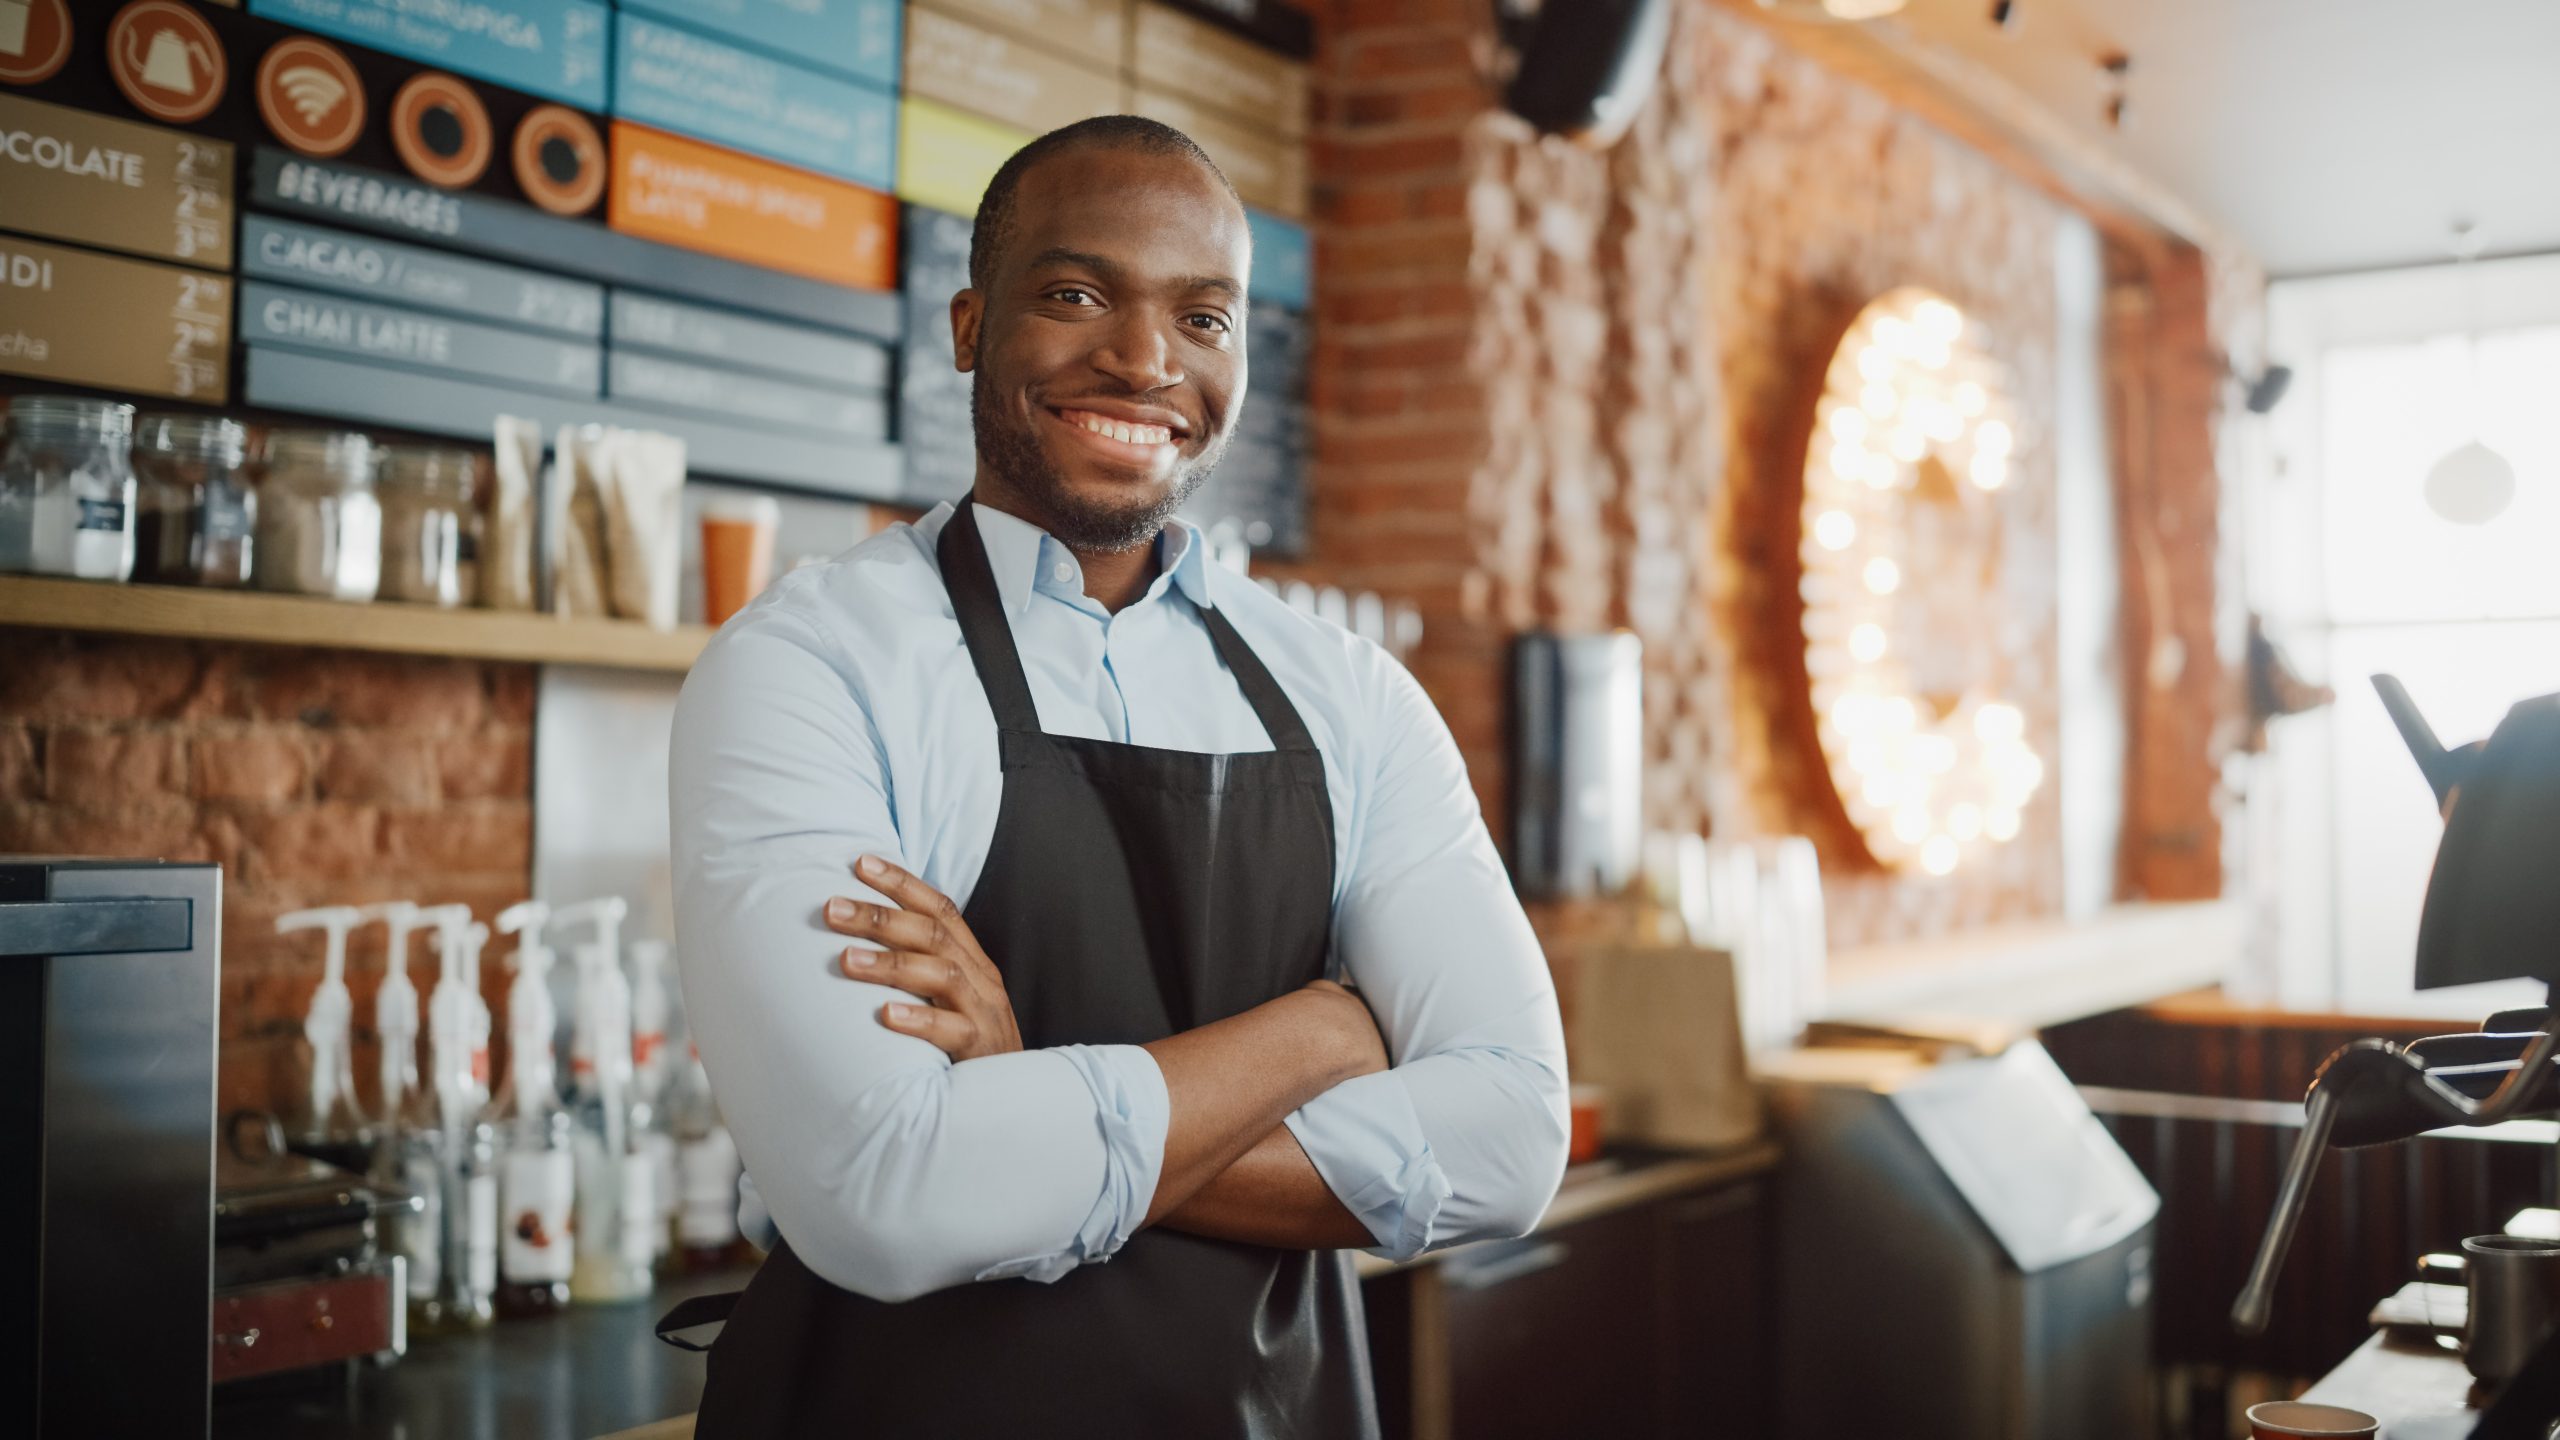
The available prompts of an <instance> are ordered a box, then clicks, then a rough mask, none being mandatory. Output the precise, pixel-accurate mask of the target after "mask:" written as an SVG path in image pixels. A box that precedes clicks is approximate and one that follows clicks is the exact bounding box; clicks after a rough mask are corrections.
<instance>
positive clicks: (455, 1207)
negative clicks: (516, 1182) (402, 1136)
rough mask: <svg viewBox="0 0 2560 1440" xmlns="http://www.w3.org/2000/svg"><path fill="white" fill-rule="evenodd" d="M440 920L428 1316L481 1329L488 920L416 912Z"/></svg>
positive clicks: (491, 1160)
mask: <svg viewBox="0 0 2560 1440" xmlns="http://www.w3.org/2000/svg"><path fill="white" fill-rule="evenodd" d="M420 914H421V918H423V919H428V920H431V921H433V922H434V924H435V927H436V941H437V946H436V948H437V955H438V958H439V962H440V963H439V966H438V970H437V976H436V988H435V991H434V993H432V994H431V995H429V996H428V998H427V1038H428V1053H429V1054H430V1056H431V1057H432V1061H431V1064H430V1066H429V1072H430V1074H431V1075H432V1076H433V1094H434V1096H435V1114H436V1129H437V1131H438V1134H439V1135H440V1137H441V1144H440V1147H439V1155H438V1159H439V1161H440V1164H439V1166H438V1168H437V1177H436V1178H437V1185H438V1188H439V1190H440V1191H441V1192H442V1194H443V1198H444V1203H443V1207H442V1209H443V1215H442V1220H443V1225H442V1228H441V1233H440V1235H439V1237H438V1244H439V1248H440V1250H441V1251H442V1257H441V1263H440V1264H439V1266H438V1270H439V1277H438V1278H439V1281H440V1283H439V1284H438V1286H437V1290H436V1300H437V1304H436V1307H435V1311H434V1313H433V1315H432V1317H431V1321H430V1323H431V1324H432V1326H434V1327H435V1328H441V1329H446V1330H467V1329H477V1328H479V1327H480V1326H483V1325H486V1324H488V1323H489V1321H490V1319H491V1318H492V1316H493V1313H494V1311H493V1309H492V1298H493V1296H494V1294H495V1292H496V1291H497V1288H498V1168H497V1153H496V1132H495V1131H494V1130H493V1129H492V1128H491V1127H490V1124H489V1121H488V1117H487V1111H488V1107H489V1088H488V1074H489V1020H488V1013H489V1007H488V1005H487V1004H486V1002H484V1001H483V1000H482V999H481V998H480V994H479V974H480V946H481V945H482V943H483V942H485V941H486V940H487V939H488V938H489V928H488V927H487V926H485V925H481V924H479V923H477V922H475V921H474V920H473V919H472V918H471V907H470V906H468V905H440V906H437V907H436V908H435V909H432V910H427V911H422V912H420Z"/></svg>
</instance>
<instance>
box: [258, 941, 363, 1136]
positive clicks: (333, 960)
mask: <svg viewBox="0 0 2560 1440" xmlns="http://www.w3.org/2000/svg"><path fill="white" fill-rule="evenodd" d="M359 918H360V912H358V911H357V910H356V909H355V908H354V907H353V906H349V905H329V906H323V907H321V908H319V909H316V910H296V911H294V912H292V913H291V914H289V915H279V916H277V917H276V933H277V934H279V935H289V934H292V933H293V932H295V931H298V930H315V929H316V930H321V931H323V932H325V934H326V936H327V940H328V950H327V952H326V958H325V959H324V960H323V962H322V968H321V971H320V988H319V989H318V990H315V991H313V992H312V995H311V1012H310V1014H308V1015H307V1016H305V1017H304V1018H303V1022H302V1038H303V1043H304V1045H305V1046H306V1048H307V1050H308V1052H309V1053H308V1056H307V1059H308V1060H309V1063H310V1067H311V1069H310V1075H309V1081H310V1084H309V1087H308V1088H307V1090H306V1091H305V1099H304V1102H303V1103H304V1105H305V1107H306V1108H305V1110H304V1112H303V1113H302V1114H301V1115H298V1116H296V1117H295V1118H294V1120H293V1122H292V1124H291V1126H290V1127H289V1129H288V1132H287V1135H288V1139H287V1143H288V1144H289V1145H290V1146H291V1147H292V1148H293V1149H294V1150H295V1151H297V1152H299V1153H301V1154H304V1155H308V1156H310V1157H311V1158H313V1159H315V1160H322V1161H326V1162H327V1163H329V1164H331V1165H335V1166H338V1167H339V1168H340V1169H344V1170H352V1171H355V1172H356V1173H358V1174H362V1173H364V1172H365V1171H366V1170H367V1169H368V1168H370V1166H371V1165H372V1163H373V1143H374V1130H373V1126H372V1124H371V1122H369V1121H368V1120H366V1118H365V1115H364V1111H363V1110H362V1109H361V1108H360V1107H359V1106H358V1105H357V1103H356V1071H355V1051H354V1041H353V1037H352V1036H351V1034H350V1033H349V1031H350V1025H351V1023H352V1021H353V1020H354V1018H355V1000H354V999H353V997H351V996H350V995H349V994H348V993H347V932H348V931H349V930H351V929H353V928H354V927H355V925H356V923H357V921H358V920H359Z"/></svg>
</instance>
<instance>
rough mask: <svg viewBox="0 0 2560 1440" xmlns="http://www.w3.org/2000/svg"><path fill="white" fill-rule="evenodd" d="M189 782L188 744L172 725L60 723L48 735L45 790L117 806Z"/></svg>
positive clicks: (74, 801)
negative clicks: (174, 732) (135, 727)
mask: <svg viewBox="0 0 2560 1440" xmlns="http://www.w3.org/2000/svg"><path fill="white" fill-rule="evenodd" d="M186 788H187V764H186V751H185V747H184V746H183V745H181V744H180V743H179V742H178V739H177V737H176V736H174V735H172V734H170V733H169V732H168V731H166V730H127V729H112V730H111V729H102V728H93V727H89V726H62V725H57V726H55V727H54V728H53V730H52V731H51V733H49V734H48V735H47V736H46V737H45V795H46V797H47V798H48V799H51V800H54V801H56V802H59V803H62V804H69V805H80V806H85V807H87V808H90V809H113V808H115V807H117V806H120V805H124V804H126V803H128V802H132V801H138V800H142V799H146V798H148V797H152V796H158V795H169V794H180V793H184V792H185V790H186Z"/></svg>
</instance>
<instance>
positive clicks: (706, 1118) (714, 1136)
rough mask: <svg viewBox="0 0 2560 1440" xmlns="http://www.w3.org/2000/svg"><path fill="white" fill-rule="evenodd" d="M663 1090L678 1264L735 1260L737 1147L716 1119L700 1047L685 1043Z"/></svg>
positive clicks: (706, 1266) (705, 1265) (695, 1266)
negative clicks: (674, 1178)
mask: <svg viewBox="0 0 2560 1440" xmlns="http://www.w3.org/2000/svg"><path fill="white" fill-rule="evenodd" d="M668 1090H669V1095H668V1099H667V1108H668V1110H669V1111H670V1112H671V1115H672V1120H671V1123H670V1128H671V1129H673V1130H674V1131H675V1136H676V1169H677V1172H678V1174H679V1176H680V1177H681V1178H680V1180H679V1181H678V1194H679V1197H680V1198H679V1201H678V1204H677V1208H676V1223H675V1231H676V1246H677V1257H678V1263H679V1264H681V1265H682V1266H683V1267H684V1268H685V1269H688V1270H716V1269H722V1268H725V1267H728V1266H732V1265H736V1264H739V1263H741V1262H742V1261H743V1260H744V1259H745V1258H746V1254H747V1251H746V1247H745V1246H744V1245H742V1244H741V1243H740V1241H739V1237H738V1171H739V1165H738V1146H737V1142H736V1141H734V1140H732V1139H730V1138H729V1127H728V1126H727V1125H725V1124H723V1123H722V1122H721V1119H720V1105H719V1102H718V1101H716V1100H715V1099H713V1098H712V1094H711V1076H710V1073H709V1072H708V1071H706V1070H704V1069H703V1068H702V1052H701V1051H700V1050H698V1049H696V1048H694V1047H693V1046H692V1045H690V1044H688V1045H687V1046H685V1065H684V1068H683V1069H681V1070H678V1071H677V1072H676V1078H675V1083H674V1084H673V1085H671V1086H669V1087H668Z"/></svg>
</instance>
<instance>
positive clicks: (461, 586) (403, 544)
mask: <svg viewBox="0 0 2560 1440" xmlns="http://www.w3.org/2000/svg"><path fill="white" fill-rule="evenodd" d="M478 484H479V459H478V457H477V456H475V455H473V454H472V452H470V451H468V450H457V449H453V448H451V447H448V446H441V445H399V446H393V447H391V448H389V449H386V450H384V451H383V452H382V472H381V480H380V482H379V485H378V487H377V488H378V490H379V492H380V496H381V500H382V589H381V592H380V598H381V599H384V600H405V601H408V602H410V603H412V604H417V605H438V606H444V607H446V608H451V607H453V606H456V605H463V604H467V603H469V602H470V601H472V600H473V599H475V598H477V596H478V595H479V593H480V561H479V555H480V523H479V522H480V512H479V508H478V506H477V504H476V503H475V502H474V498H473V497H474V495H475V494H476V491H477V487H478Z"/></svg>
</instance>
